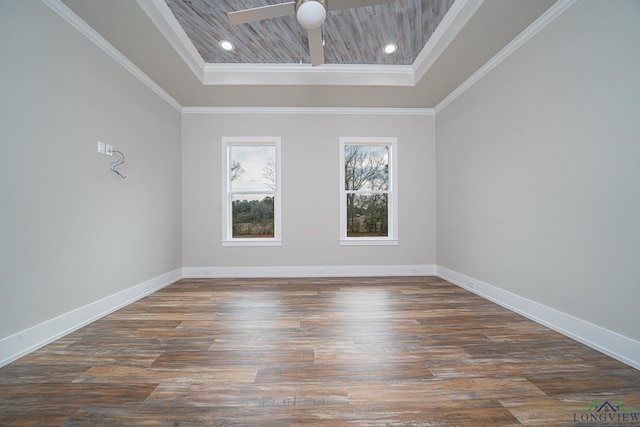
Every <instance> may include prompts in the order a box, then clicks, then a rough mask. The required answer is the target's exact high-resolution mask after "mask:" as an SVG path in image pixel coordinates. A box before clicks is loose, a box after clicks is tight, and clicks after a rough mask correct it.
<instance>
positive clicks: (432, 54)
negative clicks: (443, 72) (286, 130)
mask: <svg viewBox="0 0 640 427" xmlns="http://www.w3.org/2000/svg"><path fill="white" fill-rule="evenodd" d="M136 1H137V2H138V4H139V5H140V7H141V8H142V9H143V10H144V11H145V13H146V14H147V15H148V16H149V18H150V19H151V21H152V22H153V23H154V24H155V25H156V27H157V28H158V29H159V30H160V32H161V33H162V34H163V35H164V36H165V38H166V39H167V40H168V41H169V43H170V44H171V45H172V46H173V48H174V49H175V50H176V52H177V53H178V54H179V55H180V57H181V58H182V59H183V60H184V61H185V63H186V64H187V66H188V67H189V68H190V69H191V71H193V73H194V74H195V75H196V77H197V78H198V79H199V80H200V82H201V83H202V84H204V85H332V86H415V85H416V84H417V82H418V81H419V80H420V79H421V78H422V76H424V74H425V73H426V72H427V70H428V69H429V68H430V67H431V66H432V65H433V64H434V62H435V61H436V59H438V57H439V56H440V55H441V54H442V52H443V51H444V50H445V49H446V48H447V46H448V45H449V43H451V41H452V40H453V39H454V37H455V36H456V35H457V34H458V33H459V32H460V30H461V29H462V28H463V27H464V25H465V24H466V23H467V21H468V20H469V19H470V18H471V16H473V14H474V13H475V12H476V11H477V10H478V8H479V7H480V5H482V3H483V2H484V0H457V1H455V2H454V3H453V5H452V6H451V8H450V10H449V11H448V12H447V14H446V15H445V17H444V18H443V20H442V22H441V23H440V25H438V27H437V28H436V29H435V31H434V32H433V35H432V36H431V38H430V39H429V41H428V42H427V44H426V45H425V47H424V48H423V49H422V51H421V52H420V54H419V55H418V57H417V58H416V60H415V61H414V63H413V64H412V65H404V66H389V65H336V64H324V65H320V66H318V67H311V66H310V65H307V64H305V65H298V64H212V63H205V62H204V60H203V59H202V56H201V55H200V54H199V53H198V51H197V49H196V48H195V46H194V45H193V42H192V41H191V39H189V36H187V34H186V33H185V31H184V29H183V28H182V26H181V25H180V24H179V23H178V20H177V19H176V17H175V16H174V15H173V13H172V12H171V9H169V6H168V5H167V4H166V2H165V1H164V0H136Z"/></svg>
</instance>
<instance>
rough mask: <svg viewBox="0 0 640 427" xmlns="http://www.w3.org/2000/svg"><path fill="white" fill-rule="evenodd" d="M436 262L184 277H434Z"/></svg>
mask: <svg viewBox="0 0 640 427" xmlns="http://www.w3.org/2000/svg"><path fill="white" fill-rule="evenodd" d="M435 274H436V266H435V265H357V266H353V265H328V266H288V267H287V266H281V267H184V268H183V277H185V278H190V279H194V278H218V277H219V278H230V277H237V278H251V277H269V278H277V277H376V276H377V277H382V276H433V275H435Z"/></svg>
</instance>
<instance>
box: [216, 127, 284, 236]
mask: <svg viewBox="0 0 640 427" xmlns="http://www.w3.org/2000/svg"><path fill="white" fill-rule="evenodd" d="M280 143H281V138H280V137H278V136H260V137H254V136H251V137H237V136H234V137H222V246H282V237H281V230H282V209H281V206H282V191H281V188H282V185H281V175H282V173H281V158H280ZM234 145H236V146H238V145H243V146H250V145H256V146H260V145H272V146H274V147H275V150H276V159H275V169H276V191H275V192H274V194H273V195H274V206H273V211H274V219H273V220H274V224H273V227H274V229H273V232H274V237H264V238H262V237H259V238H238V237H236V238H234V237H233V233H232V213H231V208H232V202H231V200H232V196H233V194H234V193H232V191H231V167H230V164H231V157H230V154H231V153H230V151H231V150H230V149H229V148H230V147H232V146H234Z"/></svg>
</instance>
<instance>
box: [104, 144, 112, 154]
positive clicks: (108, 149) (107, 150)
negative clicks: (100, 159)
mask: <svg viewBox="0 0 640 427" xmlns="http://www.w3.org/2000/svg"><path fill="white" fill-rule="evenodd" d="M104 154H106V155H107V156H113V146H112V145H111V144H107V149H106V150H105V153H104Z"/></svg>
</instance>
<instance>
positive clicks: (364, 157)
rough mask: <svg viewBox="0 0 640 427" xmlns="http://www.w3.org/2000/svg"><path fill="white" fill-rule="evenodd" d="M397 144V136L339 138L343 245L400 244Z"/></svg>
mask: <svg viewBox="0 0 640 427" xmlns="http://www.w3.org/2000/svg"><path fill="white" fill-rule="evenodd" d="M396 145H397V140H396V138H340V163H341V166H340V236H341V237H340V244H342V245H397V244H398V239H397V233H398V225H397V224H398V223H397V218H398V215H397V211H398V200H397V199H398V198H397V195H396V189H395V186H396V181H397V178H396V177H397V174H396V166H395V158H396Z"/></svg>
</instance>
